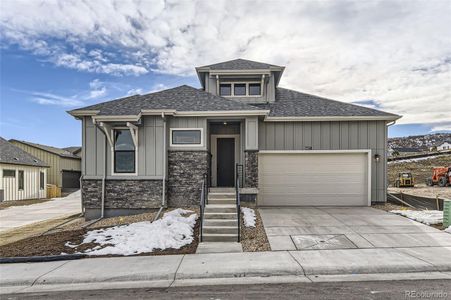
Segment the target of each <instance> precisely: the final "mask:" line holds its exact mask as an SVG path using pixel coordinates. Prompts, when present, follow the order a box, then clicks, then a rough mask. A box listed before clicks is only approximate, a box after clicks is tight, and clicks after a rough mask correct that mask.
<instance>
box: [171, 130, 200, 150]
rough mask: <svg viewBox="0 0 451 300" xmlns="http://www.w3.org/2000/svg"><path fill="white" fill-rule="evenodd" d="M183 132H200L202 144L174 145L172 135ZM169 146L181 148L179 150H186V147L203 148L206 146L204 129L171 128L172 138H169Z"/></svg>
mask: <svg viewBox="0 0 451 300" xmlns="http://www.w3.org/2000/svg"><path fill="white" fill-rule="evenodd" d="M178 130H179V131H182V130H198V131H200V144H173V143H172V133H173V131H178ZM169 146H170V147H174V148H175V147H179V148H185V147H203V146H204V129H203V128H171V129H170V136H169Z"/></svg>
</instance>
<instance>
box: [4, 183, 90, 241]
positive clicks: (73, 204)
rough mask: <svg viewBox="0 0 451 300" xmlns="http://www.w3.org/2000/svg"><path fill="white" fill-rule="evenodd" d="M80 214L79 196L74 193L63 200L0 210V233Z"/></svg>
mask: <svg viewBox="0 0 451 300" xmlns="http://www.w3.org/2000/svg"><path fill="white" fill-rule="evenodd" d="M77 213H81V194H80V191H76V192H74V193H72V194H70V195H68V196H67V197H64V198H55V200H51V201H47V202H43V203H38V204H33V205H27V206H12V207H9V208H6V209H2V210H0V233H1V232H4V231H7V230H11V229H14V228H17V227H21V226H25V225H29V224H32V223H36V222H41V221H45V220H50V219H55V218H60V217H64V216H68V215H74V214H77Z"/></svg>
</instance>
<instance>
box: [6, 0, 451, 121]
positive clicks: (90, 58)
mask: <svg viewBox="0 0 451 300" xmlns="http://www.w3.org/2000/svg"><path fill="white" fill-rule="evenodd" d="M450 15H451V4H450V2H449V1H441V0H437V1H415V0H413V1H409V3H408V4H406V2H405V1H402V0H399V1H347V0H344V1H284V2H283V5H282V4H278V3H276V2H273V1H263V2H258V3H257V2H254V1H225V0H218V1H202V0H198V1H180V2H175V1H163V0H147V1H121V0H117V1H110V0H108V1H107V0H96V1H88V0H77V1H76V0H72V1H67V2H65V5H61V4H60V2H59V1H56V0H53V1H50V0H49V1H43V2H42V1H41V2H38V1H31V2H30V1H25V0H3V1H2V14H0V32H1V34H2V35H3V37H4V38H3V39H4V40H5V41H8V43H17V44H19V45H21V46H22V47H24V48H25V49H29V50H31V51H33V52H34V53H35V54H38V55H42V56H45V57H47V58H48V59H49V60H50V61H52V62H53V63H55V64H56V65H59V66H64V67H67V68H73V69H77V70H82V71H86V72H95V73H108V74H113V75H141V74H145V73H146V72H148V71H149V70H153V71H155V72H159V73H167V74H177V75H190V76H191V75H193V74H194V66H198V65H205V64H209V63H214V62H218V61H223V60H228V59H233V58H236V57H244V58H248V59H254V60H259V61H264V62H270V63H274V64H280V65H285V66H286V67H287V68H286V70H285V74H284V77H283V78H282V81H281V86H285V87H288V88H293V89H297V90H301V91H305V92H308V93H314V94H319V95H321V96H324V97H330V98H335V99H337V100H342V101H348V102H353V101H356V100H360V99H372V100H374V101H375V103H377V104H378V107H379V108H380V109H383V110H387V111H391V112H394V113H398V114H402V115H403V116H404V117H403V118H402V119H401V120H400V121H399V123H419V122H422V123H429V124H431V123H435V122H444V121H449V112H450V111H451V101H450V99H451V88H450V82H451V38H450V37H451V18H449V16H450ZM55 41H57V42H55ZM88 49H89V50H88ZM105 49H108V51H109V52H114V54H115V55H116V57H113V56H111V55H107V54H106V51H105ZM111 49H113V50H111Z"/></svg>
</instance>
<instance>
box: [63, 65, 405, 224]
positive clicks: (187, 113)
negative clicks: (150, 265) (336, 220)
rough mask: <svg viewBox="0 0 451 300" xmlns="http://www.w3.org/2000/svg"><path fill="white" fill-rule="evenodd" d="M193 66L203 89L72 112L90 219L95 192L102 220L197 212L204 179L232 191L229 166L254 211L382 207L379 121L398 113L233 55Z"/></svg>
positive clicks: (383, 143) (383, 139)
mask: <svg viewBox="0 0 451 300" xmlns="http://www.w3.org/2000/svg"><path fill="white" fill-rule="evenodd" d="M196 71H197V75H198V77H199V80H200V83H201V86H202V88H201V89H198V88H193V87H190V86H186V85H182V86H179V87H175V88H171V89H167V90H163V91H160V92H156V93H150V94H146V95H134V96H129V97H125V98H121V99H117V100H114V101H109V102H104V103H100V104H96V105H92V106H88V107H84V108H80V109H75V110H72V111H70V112H69V113H70V114H71V115H72V116H74V117H76V118H77V119H79V120H81V121H82V158H83V159H82V174H83V181H82V198H83V203H84V207H85V208H86V217H87V218H93V217H96V216H98V215H99V213H100V208H101V200H102V191H103V188H104V192H105V194H104V195H105V198H104V201H105V202H104V203H105V206H104V207H105V215H107V216H108V215H115V214H130V213H136V212H140V211H142V210H143V209H149V208H156V207H159V206H161V205H165V206H166V205H167V206H172V207H180V206H197V205H199V200H200V191H201V183H202V178H203V175H204V174H208V177H209V179H210V180H209V181H210V183H211V186H212V187H233V186H234V185H235V182H236V181H235V179H236V176H237V175H236V174H237V173H239V172H237V168H239V170H241V169H242V170H243V172H242V173H243V177H244V180H243V181H244V189H242V193H243V194H244V195H245V196H244V197H243V199H246V200H251V201H255V200H256V201H257V203H256V204H257V205H259V206H309V205H328V206H330V205H332V206H344V205H350V206H353V205H355V206H367V205H369V204H370V203H371V202H384V201H386V182H387V180H386V168H387V165H386V152H387V126H389V125H390V124H392V123H393V121H394V120H396V119H399V118H400V116H398V115H395V114H390V113H386V112H382V111H378V110H374V109H370V108H366V107H361V106H357V105H353V104H349V103H343V102H338V101H334V100H329V99H325V98H322V97H318V96H313V95H309V94H305V93H301V92H297V91H293V90H289V89H285V88H281V87H279V81H280V79H281V77H282V74H283V71H284V67H281V66H276V65H271V64H266V63H259V62H254V61H249V60H243V59H237V60H232V61H227V62H223V63H218V64H213V65H208V66H203V67H198V68H196ZM299 80H302V78H300V79H299ZM237 164H238V165H237ZM240 165H242V168H241V166H240ZM103 179H105V180H104V181H103ZM103 183H104V184H105V185H103Z"/></svg>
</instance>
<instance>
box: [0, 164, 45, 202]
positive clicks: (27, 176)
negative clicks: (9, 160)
mask: <svg viewBox="0 0 451 300" xmlns="http://www.w3.org/2000/svg"><path fill="white" fill-rule="evenodd" d="M5 169H6V170H15V173H16V174H15V177H4V176H3V170H5ZM0 170H1V172H0V175H1V178H0V189H2V190H3V197H4V198H3V199H4V201H13V200H27V199H42V198H46V197H47V186H46V183H47V182H46V179H47V168H42V167H32V166H22V165H11V164H0ZM19 171H24V188H23V190H19ZM40 172H44V189H42V190H41V189H40V186H39V177H40Z"/></svg>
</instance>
